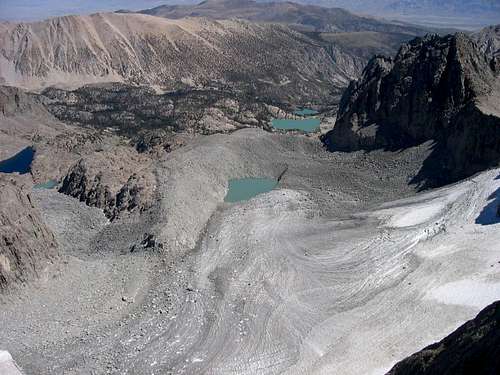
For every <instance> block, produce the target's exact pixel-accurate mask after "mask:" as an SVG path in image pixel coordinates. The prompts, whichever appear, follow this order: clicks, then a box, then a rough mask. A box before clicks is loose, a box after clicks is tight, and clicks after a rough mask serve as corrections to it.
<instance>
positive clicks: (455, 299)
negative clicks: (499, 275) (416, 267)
mask: <svg viewBox="0 0 500 375" xmlns="http://www.w3.org/2000/svg"><path fill="white" fill-rule="evenodd" d="M425 298H426V299H434V300H436V301H438V302H441V303H444V304H447V305H461V306H470V307H475V308H479V309H482V308H484V307H485V306H487V305H489V304H491V303H492V302H494V301H496V300H498V299H500V282H496V283H488V282H484V281H477V280H460V281H455V282H451V283H448V284H444V285H442V286H440V287H438V288H436V289H433V290H430V291H429V292H428V293H427V294H426V296H425Z"/></svg>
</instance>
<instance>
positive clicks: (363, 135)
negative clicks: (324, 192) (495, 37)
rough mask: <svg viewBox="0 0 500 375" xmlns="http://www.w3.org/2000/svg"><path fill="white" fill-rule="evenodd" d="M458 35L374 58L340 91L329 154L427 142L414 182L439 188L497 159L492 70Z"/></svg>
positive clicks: (498, 121)
mask: <svg viewBox="0 0 500 375" xmlns="http://www.w3.org/2000/svg"><path fill="white" fill-rule="evenodd" d="M492 61H493V60H492V59H491V58H490V57H489V56H487V55H485V54H484V53H483V52H481V49H480V48H479V45H478V43H477V42H476V41H474V40H472V39H471V38H469V37H467V36H466V35H464V34H460V33H459V34H456V35H449V36H445V37H440V36H438V35H430V36H427V37H425V38H417V39H415V40H413V41H411V42H410V43H407V44H404V45H403V46H402V47H401V49H400V51H399V52H398V54H397V55H396V57H395V58H394V59H392V58H387V57H383V56H377V57H375V58H373V59H372V60H371V61H370V63H369V64H368V65H367V66H366V68H365V70H364V72H363V77H362V78H361V79H360V80H359V81H354V82H352V83H351V84H350V86H349V88H348V89H347V90H346V92H345V93H344V95H343V97H342V100H341V103H340V109H339V112H338V116H337V121H336V124H335V127H334V128H333V130H331V131H330V132H329V133H328V134H326V135H325V136H324V138H323V141H324V142H325V144H326V145H327V146H328V147H329V148H330V149H332V150H341V151H351V150H359V149H367V150H371V149H376V148H387V149H399V148H404V147H408V146H412V145H416V144H420V143H422V142H425V141H429V140H434V141H435V146H434V152H433V154H432V155H431V156H430V158H429V159H428V160H427V162H426V165H424V167H423V169H422V171H421V173H420V174H419V176H417V178H416V179H415V180H414V182H417V183H423V184H424V185H425V184H429V183H430V184H443V183H446V182H450V181H456V180H458V179H460V178H464V177H466V176H470V175H472V174H473V173H476V172H478V171H480V170H482V169H484V168H486V167H489V166H494V165H496V164H497V163H498V162H499V160H500V106H499V103H498V100H497V98H498V95H499V93H500V82H499V79H498V77H499V71H498V69H497V67H496V65H495V64H493V63H492Z"/></svg>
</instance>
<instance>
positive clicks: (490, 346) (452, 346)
mask: <svg viewBox="0 0 500 375" xmlns="http://www.w3.org/2000/svg"><path fill="white" fill-rule="evenodd" d="M499 372H500V301H497V302H495V303H493V304H491V305H490V306H488V307H486V308H485V309H484V310H483V311H481V312H480V313H479V314H478V316H477V317H476V318H474V319H472V320H470V321H468V322H467V323H465V324H464V325H462V326H461V327H459V328H458V329H457V330H456V331H455V332H453V333H452V334H451V335H449V336H447V337H445V338H444V339H443V340H441V341H440V342H438V343H435V344H432V345H430V346H428V347H426V348H425V349H422V351H420V352H418V353H415V354H413V355H412V356H410V357H408V358H406V359H404V360H403V361H401V362H399V363H398V364H397V365H395V366H394V367H393V368H392V370H391V371H389V372H388V375H403V374H404V375H431V374H441V375H466V374H475V375H493V374H498V373H499Z"/></svg>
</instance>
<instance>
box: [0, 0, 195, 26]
mask: <svg viewBox="0 0 500 375" xmlns="http://www.w3.org/2000/svg"><path fill="white" fill-rule="evenodd" d="M189 2H190V1H189V0H188V1H183V0H177V1H175V0H174V1H169V0H140V1H134V0H101V1H97V0H76V1H75V0H0V20H7V21H35V20H41V19H45V18H50V17H57V16H63V15H68V14H90V13H95V12H103V11H115V10H119V9H129V10H139V9H145V8H151V7H155V6H158V5H163V4H173V3H189ZM191 2H194V1H191Z"/></svg>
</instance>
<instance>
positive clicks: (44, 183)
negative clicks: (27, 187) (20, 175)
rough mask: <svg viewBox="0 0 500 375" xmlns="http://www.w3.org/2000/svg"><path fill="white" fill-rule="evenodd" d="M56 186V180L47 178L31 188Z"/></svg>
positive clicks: (51, 187) (52, 187)
mask: <svg viewBox="0 0 500 375" xmlns="http://www.w3.org/2000/svg"><path fill="white" fill-rule="evenodd" d="M56 186H57V181H55V180H49V181H47V182H43V183H41V184H36V185H33V189H54V188H55V187H56Z"/></svg>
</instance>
